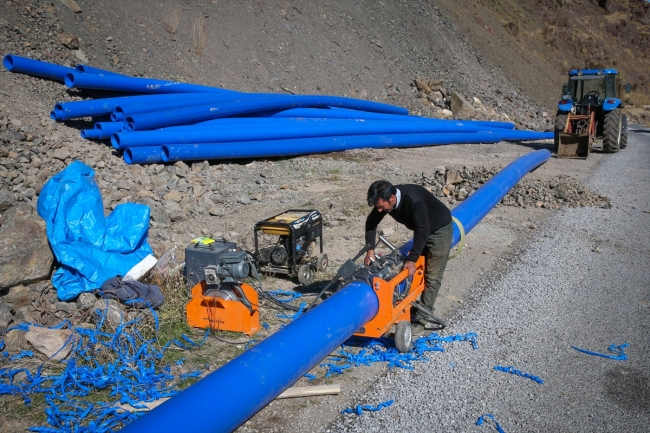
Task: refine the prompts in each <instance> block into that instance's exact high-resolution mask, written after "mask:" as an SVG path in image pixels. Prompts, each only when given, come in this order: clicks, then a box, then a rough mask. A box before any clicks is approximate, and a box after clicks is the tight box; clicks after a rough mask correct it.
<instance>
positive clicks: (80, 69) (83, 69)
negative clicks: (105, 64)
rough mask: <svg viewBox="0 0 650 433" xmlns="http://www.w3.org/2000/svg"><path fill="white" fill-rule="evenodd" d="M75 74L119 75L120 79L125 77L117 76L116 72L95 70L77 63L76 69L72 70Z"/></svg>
mask: <svg viewBox="0 0 650 433" xmlns="http://www.w3.org/2000/svg"><path fill="white" fill-rule="evenodd" d="M74 70H75V71H76V72H79V73H82V74H84V73H85V74H105V75H120V76H122V77H125V76H126V75H124V74H119V73H117V72H113V71H107V70H106V69H100V68H95V67H93V66H88V65H84V64H81V63H79V64H78V65H77V67H76V68H74Z"/></svg>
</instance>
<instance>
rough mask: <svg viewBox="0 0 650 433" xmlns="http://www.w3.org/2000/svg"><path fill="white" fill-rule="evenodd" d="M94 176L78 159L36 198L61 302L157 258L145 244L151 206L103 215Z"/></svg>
mask: <svg viewBox="0 0 650 433" xmlns="http://www.w3.org/2000/svg"><path fill="white" fill-rule="evenodd" d="M94 174H95V172H94V171H93V170H92V169H91V168H90V167H88V166H87V165H85V164H84V163H82V162H80V161H75V162H73V163H72V164H70V165H69V166H68V167H67V168H66V169H65V170H63V171H62V172H60V173H58V174H57V175H55V176H54V177H52V178H51V179H50V180H49V181H47V183H46V184H45V186H43V189H42V190H41V193H40V196H39V197H38V214H39V215H40V216H41V218H43V219H44V220H45V222H46V224H47V238H48V240H49V242H50V246H51V247H52V251H53V253H54V256H55V257H56V259H57V261H58V262H59V266H60V267H59V269H57V271H56V272H55V273H54V275H53V276H52V284H53V285H54V287H55V288H56V290H57V295H58V296H59V299H61V300H63V301H69V300H71V299H74V298H76V297H77V296H78V295H79V294H80V293H82V292H88V291H92V290H94V289H98V288H99V287H101V285H102V284H103V283H104V282H105V281H106V280H108V279H109V278H112V277H114V276H116V275H124V274H126V273H127V272H128V271H129V269H131V268H132V267H133V266H135V265H136V264H138V263H139V262H140V261H141V260H142V259H144V258H145V257H146V256H147V254H152V255H153V252H152V250H151V247H150V246H149V243H148V241H147V234H148V230H149V207H147V206H145V205H142V204H136V203H124V204H120V205H118V206H116V207H115V209H114V210H113V212H111V214H110V215H108V216H107V217H104V205H103V204H102V197H101V193H100V191H99V187H98V186H97V183H96V182H95V179H94V178H93V177H94Z"/></svg>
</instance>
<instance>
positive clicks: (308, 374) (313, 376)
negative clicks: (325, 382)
mask: <svg viewBox="0 0 650 433" xmlns="http://www.w3.org/2000/svg"><path fill="white" fill-rule="evenodd" d="M303 377H306V378H307V379H308V380H309V381H310V382H311V381H312V380H314V379H316V375H315V374H311V373H307V374H305V375H304V376H303Z"/></svg>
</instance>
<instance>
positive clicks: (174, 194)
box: [163, 191, 183, 203]
mask: <svg viewBox="0 0 650 433" xmlns="http://www.w3.org/2000/svg"><path fill="white" fill-rule="evenodd" d="M163 198H164V199H165V200H170V201H175V202H176V203H178V202H180V201H181V200H182V199H183V194H181V193H180V192H178V191H171V192H168V193H167V194H165V195H164V196H163Z"/></svg>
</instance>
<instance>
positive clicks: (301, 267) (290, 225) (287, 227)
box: [253, 209, 327, 284]
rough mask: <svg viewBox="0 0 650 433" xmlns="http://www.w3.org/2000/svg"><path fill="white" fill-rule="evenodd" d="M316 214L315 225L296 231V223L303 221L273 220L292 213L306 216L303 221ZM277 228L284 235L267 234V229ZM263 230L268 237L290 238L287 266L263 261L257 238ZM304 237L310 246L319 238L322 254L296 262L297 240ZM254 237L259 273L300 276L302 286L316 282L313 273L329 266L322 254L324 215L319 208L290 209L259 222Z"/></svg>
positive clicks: (308, 225)
mask: <svg viewBox="0 0 650 433" xmlns="http://www.w3.org/2000/svg"><path fill="white" fill-rule="evenodd" d="M313 212H317V213H318V219H317V220H316V221H315V222H314V223H312V224H304V225H302V226H301V227H299V228H297V229H296V228H294V224H296V223H299V222H300V220H301V218H297V219H295V220H292V221H286V222H285V221H273V220H275V219H277V218H278V217H281V216H282V215H284V214H289V213H296V214H304V217H302V218H308V217H309V216H310V215H311V214H312V213H313ZM274 228H275V229H277V231H278V232H283V233H284V234H279V233H266V232H265V229H274ZM260 230H261V231H262V232H264V233H265V234H272V235H276V236H280V237H281V236H287V238H288V239H289V245H288V247H289V250H288V251H287V254H288V256H289V257H288V258H287V262H286V265H282V266H277V265H274V264H273V263H271V261H268V262H262V260H261V254H260V248H259V238H258V232H259V231H260ZM304 235H307V243H308V244H309V243H311V242H313V241H316V239H318V244H319V255H318V257H317V258H314V257H313V255H307V254H305V256H304V257H302V258H300V260H296V254H295V252H296V246H297V245H298V242H297V240H298V239H299V238H300V237H302V236H304ZM253 238H254V241H255V252H254V253H253V258H254V260H255V266H256V267H257V269H258V270H259V271H262V272H270V273H277V274H283V275H288V276H297V277H298V280H299V281H300V283H302V284H309V283H310V282H311V281H312V280H313V274H314V271H321V270H324V269H325V268H326V267H327V255H326V254H325V253H324V252H323V216H322V215H321V213H320V212H319V211H318V210H316V209H288V210H285V211H284V212H281V213H279V214H277V215H274V216H272V217H269V218H267V219H265V220H262V221H258V222H257V223H255V227H254V229H253ZM321 262H323V263H321Z"/></svg>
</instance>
